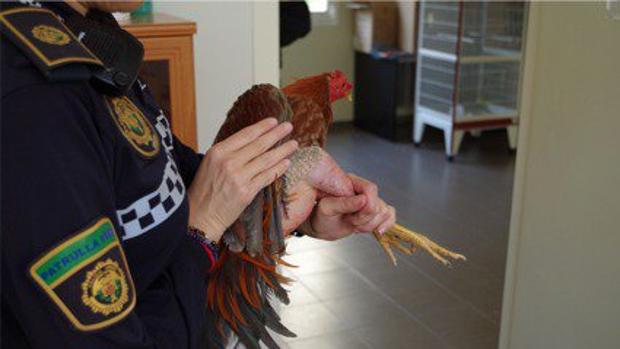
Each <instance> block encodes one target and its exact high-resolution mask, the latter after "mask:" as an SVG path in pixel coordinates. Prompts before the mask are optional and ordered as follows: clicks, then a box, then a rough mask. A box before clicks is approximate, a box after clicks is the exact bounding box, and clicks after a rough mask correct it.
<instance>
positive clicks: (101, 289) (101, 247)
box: [30, 218, 135, 331]
mask: <svg viewBox="0 0 620 349" xmlns="http://www.w3.org/2000/svg"><path fill="white" fill-rule="evenodd" d="M30 275H31V276H32V278H33V279H34V280H35V282H36V283H37V284H38V285H39V286H40V287H41V288H42V289H43V291H45V293H46V294H47V295H49V296H50V298H51V299H52V300H53V301H54V303H56V305H57V306H58V307H59V308H60V310H61V311H62V312H63V313H64V314H65V315H66V316H67V318H68V319H69V320H70V321H71V323H72V324H73V325H74V326H75V327H77V328H78V329H80V330H83V331H88V330H95V329H99V328H102V327H105V326H107V325H110V324H112V323H115V322H116V321H118V320H120V319H122V318H124V317H125V316H126V315H127V314H128V313H129V312H130V311H131V309H132V308H133V306H134V305H135V296H134V287H133V282H132V280H131V275H130V274H129V269H128V268H127V262H126V259H125V255H124V253H123V251H122V248H121V246H120V242H119V240H118V237H117V236H116V232H115V231H114V225H113V224H112V222H111V221H110V219H108V218H102V219H100V220H98V221H97V222H96V223H95V224H93V225H92V226H90V227H88V228H87V229H85V230H83V231H81V232H80V233H78V234H76V235H75V236H73V237H71V238H70V239H69V240H67V241H65V242H62V243H61V244H59V245H58V246H56V247H54V248H53V249H51V250H50V251H49V252H47V253H46V254H45V255H44V256H43V257H41V258H40V259H38V260H37V261H36V262H35V263H34V264H33V265H32V266H31V267H30Z"/></svg>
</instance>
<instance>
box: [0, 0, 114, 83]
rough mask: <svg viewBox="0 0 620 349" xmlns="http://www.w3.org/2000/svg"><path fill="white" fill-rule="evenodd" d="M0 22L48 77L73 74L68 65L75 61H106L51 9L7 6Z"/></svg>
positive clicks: (88, 63) (89, 63)
mask: <svg viewBox="0 0 620 349" xmlns="http://www.w3.org/2000/svg"><path fill="white" fill-rule="evenodd" d="M0 24H1V26H2V34H3V35H4V36H5V37H6V38H8V39H9V40H10V41H11V42H13V43H14V44H15V45H17V46H18V47H19V48H20V49H21V50H22V52H23V53H24V54H25V55H26V56H27V57H28V58H29V59H30V60H31V61H32V62H33V63H34V65H36V67H37V68H38V69H39V70H40V71H41V72H42V73H43V75H45V76H46V77H47V78H48V79H52V80H56V79H57V78H58V77H59V76H63V75H65V76H66V75H69V76H70V75H74V74H71V73H70V71H71V69H69V70H67V68H68V67H71V66H75V65H79V66H82V67H83V68H84V66H92V67H96V66H99V67H103V63H102V62H101V61H100V60H99V59H98V58H97V57H96V56H95V55H94V54H93V53H92V52H90V51H89V50H88V48H86V46H84V45H82V43H80V41H79V40H78V39H77V38H76V37H75V35H74V34H73V33H72V32H71V30H69V29H68V28H67V27H66V26H65V25H64V24H63V23H62V22H61V21H60V19H59V18H58V17H57V16H56V15H55V14H54V13H53V12H52V11H50V10H48V9H44V8H35V7H16V8H11V9H7V10H4V11H1V12H0ZM67 73H69V74H67Z"/></svg>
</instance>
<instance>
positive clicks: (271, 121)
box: [265, 118, 278, 125]
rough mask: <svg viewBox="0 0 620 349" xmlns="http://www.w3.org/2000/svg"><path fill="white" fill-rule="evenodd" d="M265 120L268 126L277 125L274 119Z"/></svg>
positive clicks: (276, 120)
mask: <svg viewBox="0 0 620 349" xmlns="http://www.w3.org/2000/svg"><path fill="white" fill-rule="evenodd" d="M265 120H267V121H266V122H267V123H268V124H269V125H276V124H277V123H278V119H276V118H267V119H265Z"/></svg>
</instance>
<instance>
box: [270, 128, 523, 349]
mask: <svg viewBox="0 0 620 349" xmlns="http://www.w3.org/2000/svg"><path fill="white" fill-rule="evenodd" d="M437 136H438V134H436V133H435V134H433V133H432V132H431V135H430V137H427V139H426V140H425V142H424V143H423V145H422V147H420V148H414V147H413V146H412V145H411V144H396V143H391V142H387V141H384V140H382V139H379V138H376V137H374V136H372V135H369V134H367V133H364V132H361V131H358V130H356V129H354V128H352V127H351V126H338V127H336V128H335V130H334V132H332V133H331V136H330V139H329V146H328V150H329V151H330V153H331V154H332V155H333V156H334V157H335V158H336V159H337V160H338V162H339V163H340V164H341V166H343V167H344V168H345V169H346V170H348V171H351V172H355V173H357V174H359V175H361V176H364V177H367V178H370V179H372V180H373V181H375V182H377V183H378V184H379V186H380V188H381V196H382V197H384V198H385V199H386V200H387V201H389V202H390V203H392V204H393V205H394V206H395V207H396V208H397V211H398V220H399V222H401V223H402V224H404V225H406V226H407V227H409V228H411V229H414V230H417V231H420V232H424V233H426V234H428V235H430V236H431V237H432V238H433V239H435V240H436V241H437V242H439V243H441V244H445V245H446V246H449V247H451V248H454V249H456V250H458V251H460V252H462V253H464V254H466V255H467V256H468V258H469V261H468V262H466V263H459V264H457V265H455V266H454V268H452V269H447V268H444V267H442V266H440V265H439V264H437V263H435V262H434V261H433V260H432V259H431V258H430V257H428V256H426V255H422V254H417V255H414V256H410V257H401V258H400V260H399V265H398V267H392V266H391V265H390V263H389V261H388V259H387V258H386V257H385V256H384V255H383V251H382V250H381V249H380V248H379V246H378V245H377V243H376V242H375V241H374V240H373V239H372V238H370V237H369V236H365V235H358V236H354V237H350V238H347V239H345V240H342V241H337V242H331V243H330V242H323V241H317V240H313V239H310V238H300V239H291V240H289V253H290V255H289V256H288V257H287V258H286V260H287V261H289V262H291V263H292V264H295V265H298V266H299V267H298V268H295V269H291V270H287V271H286V273H287V274H289V275H291V276H292V277H293V278H294V279H296V280H297V282H296V283H295V284H294V285H293V286H292V292H291V298H292V304H291V305H290V306H288V307H284V308H283V309H282V317H283V321H284V323H285V324H286V325H288V326H289V327H290V328H291V329H292V330H293V331H295V332H296V333H297V334H298V337H297V338H293V339H284V340H285V344H284V346H285V347H286V346H288V347H290V348H293V349H297V348H343V349H346V348H453V349H454V348H459V349H465V348H476V349H487V348H489V349H491V348H495V347H496V345H497V344H496V343H497V338H498V331H499V318H500V307H501V295H502V286H503V274H504V265H505V253H506V245H507V235H508V223H509V215H510V197H511V188H512V180H513V169H514V164H513V161H514V157H513V156H511V155H509V154H508V153H507V151H506V140H505V135H504V134H501V133H489V134H483V136H482V138H480V139H473V138H469V137H466V138H465V141H464V144H463V147H462V151H461V154H460V155H459V157H457V159H456V160H455V161H454V163H448V162H446V161H445V158H444V156H443V153H442V143H441V138H440V137H437Z"/></svg>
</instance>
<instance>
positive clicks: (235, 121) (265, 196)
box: [207, 71, 464, 349]
mask: <svg viewBox="0 0 620 349" xmlns="http://www.w3.org/2000/svg"><path fill="white" fill-rule="evenodd" d="M351 87H352V86H351V84H350V83H349V82H348V81H347V79H346V77H345V76H344V74H342V73H341V72H339V71H334V72H331V73H324V74H320V75H316V76H312V77H309V78H304V79H300V80H297V81H296V82H294V83H293V84H291V85H288V86H286V87H284V88H282V90H280V89H278V88H276V87H274V86H272V85H269V84H261V85H256V86H253V87H252V88H251V89H250V90H248V91H246V92H245V93H244V94H243V95H241V96H240V97H239V98H238V99H237V101H236V102H235V104H234V105H233V107H232V108H231V110H230V111H229V112H228V115H227V118H226V121H225V122H224V124H223V125H222V127H221V128H220V131H219V132H218V135H217V137H216V140H215V142H216V143H217V142H219V141H221V140H224V139H226V138H227V137H229V136H230V135H232V134H234V133H236V132H237V131H239V130H241V129H242V128H244V127H246V126H249V125H252V124H254V123H256V122H258V121H260V120H262V119H265V118H268V117H275V118H277V119H278V121H279V122H284V121H290V122H291V123H292V124H293V131H292V132H291V134H290V135H289V136H288V137H287V139H284V140H282V141H281V142H280V144H281V143H283V142H285V141H287V140H288V139H291V138H292V139H295V140H297V141H298V143H299V149H298V150H297V151H296V153H295V154H293V155H292V156H291V166H290V167H289V170H288V171H287V172H286V174H285V175H284V176H282V177H281V178H279V179H277V180H276V181H275V182H274V183H273V184H271V185H270V186H268V187H266V188H264V189H263V190H261V191H260V192H259V193H258V194H257V195H256V197H255V198H254V200H253V201H252V202H251V204H250V205H249V206H248V207H247V208H246V209H245V210H244V211H243V213H242V214H241V216H240V217H239V219H238V220H237V221H236V222H235V223H234V224H233V225H232V226H231V227H229V229H227V231H226V232H225V233H224V236H223V238H222V241H221V243H220V250H221V254H220V259H219V261H218V263H217V264H216V266H215V268H214V270H213V271H212V273H211V276H210V278H209V279H210V280H209V286H208V291H207V302H208V309H209V311H211V312H212V315H213V317H212V319H213V320H214V321H215V326H216V327H217V329H218V331H217V332H216V333H213V332H211V333H209V337H210V340H211V344H213V345H216V346H223V345H224V344H225V343H226V341H227V338H228V337H229V330H232V331H233V332H234V333H235V334H236V335H237V337H238V338H239V340H240V342H241V343H243V345H245V347H247V348H250V349H252V348H257V349H258V348H260V342H263V343H264V344H265V345H266V346H267V347H269V348H278V345H277V343H276V342H275V341H274V340H273V338H272V337H271V335H270V334H269V333H268V331H267V328H269V329H271V330H273V331H274V332H276V333H279V334H281V335H284V336H295V335H294V334H293V333H292V332H291V331H289V330H288V329H287V328H286V327H285V326H284V325H282V323H281V322H280V318H279V316H278V314H277V313H276V311H275V310H274V309H273V307H272V305H271V304H270V302H271V298H272V297H276V298H277V299H279V300H280V301H282V302H283V303H285V304H288V302H289V299H288V295H287V291H286V290H285V289H284V288H283V287H282V285H283V284H285V283H287V282H289V281H290V280H288V279H287V278H285V277H283V276H282V275H280V274H279V273H278V271H277V266H278V265H279V264H282V265H285V266H287V264H286V263H285V262H284V261H283V260H282V259H281V257H282V256H283V255H284V253H285V241H284V240H285V237H286V236H287V235H288V234H290V233H291V232H292V231H293V230H295V229H296V228H298V227H299V226H300V225H301V224H302V223H303V222H304V221H305V220H306V219H307V218H308V217H309V216H310V214H311V213H312V210H313V208H314V205H315V203H316V201H317V199H318V198H320V197H322V196H353V195H355V192H354V191H353V185H352V183H351V180H350V179H349V177H348V176H347V175H346V173H345V172H344V171H343V170H342V169H341V168H340V167H339V166H338V164H337V163H336V162H335V161H334V160H333V158H332V157H331V156H330V155H329V154H328V153H327V152H325V151H324V150H323V146H324V145H325V141H326V137H327V131H328V129H329V126H330V124H331V122H332V110H331V103H333V102H334V101H336V100H338V99H341V98H343V97H346V96H348V94H349V91H350V90H351ZM375 237H377V239H378V241H379V243H380V244H381V246H382V247H383V248H384V249H385V251H386V253H388V255H389V256H390V257H391V259H392V261H393V262H394V263H396V259H395V257H394V255H393V253H392V251H391V247H394V248H396V249H398V250H400V251H402V252H404V253H407V254H411V253H413V252H414V250H415V249H416V248H417V247H421V248H423V249H425V250H426V251H428V252H429V253H431V254H432V255H433V256H434V257H435V258H437V259H438V260H440V261H441V262H443V263H444V264H448V263H449V262H448V261H447V259H445V258H444V257H450V258H455V259H464V257H463V256H461V255H459V254H455V253H453V252H450V251H448V250H446V249H444V248H442V247H441V246H438V245H437V244H435V243H434V242H432V241H431V240H429V239H428V238H426V237H425V236H422V235H419V234H416V233H413V232H411V231H408V230H406V229H405V228H403V227H401V226H398V225H397V226H396V227H394V228H393V229H391V230H390V231H388V232H386V234H384V235H379V234H377V233H375Z"/></svg>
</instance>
